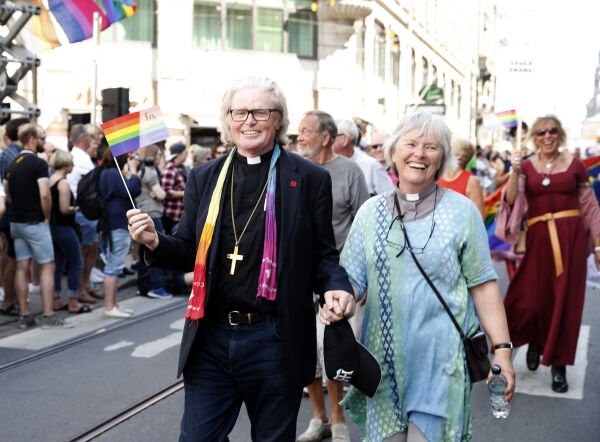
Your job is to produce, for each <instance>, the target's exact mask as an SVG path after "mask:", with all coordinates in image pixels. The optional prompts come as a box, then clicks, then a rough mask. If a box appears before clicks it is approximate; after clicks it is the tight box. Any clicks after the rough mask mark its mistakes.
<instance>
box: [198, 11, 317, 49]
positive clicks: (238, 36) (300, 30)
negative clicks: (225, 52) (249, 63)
mask: <svg viewBox="0 0 600 442" xmlns="http://www.w3.org/2000/svg"><path fill="white" fill-rule="evenodd" d="M240 3H243V4H240ZM285 3H287V17H288V19H287V22H285V23H284V20H283V18H284V16H286V11H285V6H284V4H285ZM310 5H311V2H310V1H304V0H288V1H287V2H283V1H282V0H268V1H267V0H265V1H260V0H254V1H251V0H246V1H244V2H235V4H234V2H226V1H218V0H215V1H196V2H195V3H194V19H193V20H194V30H193V45H194V46H195V47H200V48H207V49H221V48H225V49H246V50H252V49H254V50H258V51H264V52H284V51H286V50H287V52H291V53H295V54H297V55H298V56H300V57H309V58H315V57H316V53H317V46H316V39H317V20H316V15H315V13H314V12H312V11H311V10H310ZM259 6H260V7H259ZM221 8H225V11H222V9H221ZM222 12H224V14H223V15H224V17H225V19H224V21H223V20H222V15H221V13H222ZM223 26H224V28H223ZM286 31H287V33H288V47H287V48H285V47H284V44H283V42H284V38H283V37H284V32H286ZM222 35H224V36H225V37H224V38H225V41H224V42H223V41H221V38H222Z"/></svg>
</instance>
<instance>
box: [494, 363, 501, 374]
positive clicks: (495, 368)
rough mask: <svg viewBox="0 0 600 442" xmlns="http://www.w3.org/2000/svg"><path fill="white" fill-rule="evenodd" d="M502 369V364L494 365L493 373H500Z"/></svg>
mask: <svg viewBox="0 0 600 442" xmlns="http://www.w3.org/2000/svg"><path fill="white" fill-rule="evenodd" d="M501 371H502V368H500V366H499V365H498V364H494V365H492V373H493V374H500V372H501Z"/></svg>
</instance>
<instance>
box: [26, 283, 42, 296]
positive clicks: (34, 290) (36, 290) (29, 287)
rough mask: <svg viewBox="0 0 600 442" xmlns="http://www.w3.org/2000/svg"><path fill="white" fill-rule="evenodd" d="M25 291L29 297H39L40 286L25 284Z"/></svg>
mask: <svg viewBox="0 0 600 442" xmlns="http://www.w3.org/2000/svg"><path fill="white" fill-rule="evenodd" d="M27 291H28V292H29V294H30V295H39V294H40V286H39V285H33V284H32V283H29V284H27Z"/></svg>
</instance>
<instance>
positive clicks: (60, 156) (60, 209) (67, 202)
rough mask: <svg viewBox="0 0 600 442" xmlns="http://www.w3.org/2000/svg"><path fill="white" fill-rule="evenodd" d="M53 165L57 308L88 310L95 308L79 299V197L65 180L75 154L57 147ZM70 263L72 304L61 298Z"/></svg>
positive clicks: (93, 300) (69, 277)
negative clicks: (75, 196) (66, 266)
mask: <svg viewBox="0 0 600 442" xmlns="http://www.w3.org/2000/svg"><path fill="white" fill-rule="evenodd" d="M50 166H51V167H52V168H53V169H54V171H55V172H54V174H52V176H51V177H50V195H51V196H52V211H51V215H50V231H51V232H52V243H53V245H54V261H55V263H56V267H55V271H54V310H61V309H64V308H65V307H66V308H67V310H68V311H69V313H88V312H90V311H92V309H91V308H90V306H89V305H87V304H81V303H80V302H79V301H78V299H77V294H78V292H79V276H80V274H81V268H82V267H83V261H82V258H81V246H80V243H79V237H78V236H77V232H76V230H75V212H77V211H78V210H79V207H78V206H76V205H75V198H74V197H73V193H72V192H71V187H70V186H69V183H68V182H67V180H66V179H65V177H66V176H67V174H68V173H70V172H71V170H72V169H73V155H71V154H70V153H69V152H67V151H66V150H62V149H57V150H56V152H55V153H54V155H52V158H51V159H50ZM65 264H67V265H68V271H67V286H68V288H69V289H68V298H69V304H68V306H65V304H64V303H63V302H62V300H61V291H62V290H61V282H62V273H63V269H64V267H65ZM88 302H92V303H95V302H96V299H95V298H93V297H92V296H89V301H88Z"/></svg>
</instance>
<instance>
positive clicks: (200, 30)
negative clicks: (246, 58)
mask: <svg viewBox="0 0 600 442" xmlns="http://www.w3.org/2000/svg"><path fill="white" fill-rule="evenodd" d="M192 38H193V44H194V46H196V47H199V48H206V49H221V5H219V4H217V3H196V4H194V34H193V37H192Z"/></svg>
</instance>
